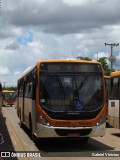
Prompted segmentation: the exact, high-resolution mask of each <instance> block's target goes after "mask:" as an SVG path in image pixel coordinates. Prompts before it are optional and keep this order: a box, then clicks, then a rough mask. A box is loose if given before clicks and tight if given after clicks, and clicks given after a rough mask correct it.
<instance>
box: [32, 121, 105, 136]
mask: <svg viewBox="0 0 120 160" xmlns="http://www.w3.org/2000/svg"><path fill="white" fill-rule="evenodd" d="M105 128H106V123H104V124H102V125H99V126H93V127H53V126H51V127H48V126H45V125H42V124H39V123H37V125H36V129H35V135H36V136H37V137H38V138H42V137H44V138H53V137H56V138H57V137H100V136H104V135H105Z"/></svg>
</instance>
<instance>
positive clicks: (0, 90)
mask: <svg viewBox="0 0 120 160" xmlns="http://www.w3.org/2000/svg"><path fill="white" fill-rule="evenodd" d="M0 92H2V85H1V83H0Z"/></svg>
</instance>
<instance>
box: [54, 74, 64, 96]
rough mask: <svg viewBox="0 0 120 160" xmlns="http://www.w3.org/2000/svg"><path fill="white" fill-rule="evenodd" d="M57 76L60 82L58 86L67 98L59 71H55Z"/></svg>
mask: <svg viewBox="0 0 120 160" xmlns="http://www.w3.org/2000/svg"><path fill="white" fill-rule="evenodd" d="M55 77H56V79H57V81H58V84H59V85H58V86H59V88H60V89H61V91H62V93H63V95H64V99H65V90H64V87H63V84H62V82H61V79H60V77H59V75H58V74H57V73H55Z"/></svg>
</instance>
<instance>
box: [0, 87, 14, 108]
mask: <svg viewBox="0 0 120 160" xmlns="http://www.w3.org/2000/svg"><path fill="white" fill-rule="evenodd" d="M15 104H16V92H15V91H13V90H3V91H2V105H3V106H12V105H15Z"/></svg>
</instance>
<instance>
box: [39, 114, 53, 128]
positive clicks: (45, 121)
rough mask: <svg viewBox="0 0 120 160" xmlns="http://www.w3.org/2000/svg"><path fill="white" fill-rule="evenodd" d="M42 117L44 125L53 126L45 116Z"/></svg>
mask: <svg viewBox="0 0 120 160" xmlns="http://www.w3.org/2000/svg"><path fill="white" fill-rule="evenodd" d="M40 119H41V120H42V124H43V125H45V126H48V127H50V126H51V124H50V123H49V122H48V121H47V120H46V119H45V118H44V117H43V116H40Z"/></svg>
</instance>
